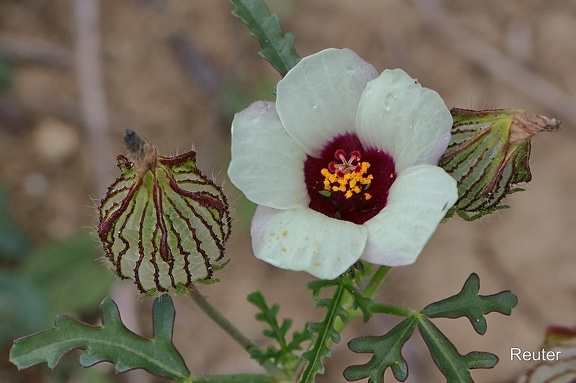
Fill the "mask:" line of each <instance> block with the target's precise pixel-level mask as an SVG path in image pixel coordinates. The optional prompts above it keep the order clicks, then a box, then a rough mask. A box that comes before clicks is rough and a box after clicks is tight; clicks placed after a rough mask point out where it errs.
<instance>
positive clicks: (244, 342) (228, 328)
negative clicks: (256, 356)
mask: <svg viewBox="0 0 576 383" xmlns="http://www.w3.org/2000/svg"><path fill="white" fill-rule="evenodd" d="M190 298H192V300H193V301H194V303H196V305H197V306H198V307H199V308H200V309H201V310H202V311H203V312H204V314H206V315H207V316H208V317H209V318H210V319H212V320H213V321H214V323H216V324H217V325H218V326H219V327H220V328H221V329H222V330H224V331H225V332H226V333H227V334H228V335H230V336H231V337H232V339H234V340H235V341H236V343H238V344H239V345H240V346H241V347H242V348H243V349H244V350H246V351H248V350H249V349H251V348H253V347H256V345H255V344H254V343H252V341H251V340H250V339H248V338H247V337H246V336H245V335H244V334H243V333H242V332H240V330H238V328H237V327H236V326H234V325H233V324H232V323H231V322H230V321H229V320H228V319H227V318H226V317H225V316H224V315H222V313H221V312H220V311H218V309H217V308H216V307H214V306H212V304H211V303H210V302H208V300H207V299H206V297H205V296H204V295H202V294H200V292H199V291H198V290H197V289H196V288H192V289H191V290H190Z"/></svg>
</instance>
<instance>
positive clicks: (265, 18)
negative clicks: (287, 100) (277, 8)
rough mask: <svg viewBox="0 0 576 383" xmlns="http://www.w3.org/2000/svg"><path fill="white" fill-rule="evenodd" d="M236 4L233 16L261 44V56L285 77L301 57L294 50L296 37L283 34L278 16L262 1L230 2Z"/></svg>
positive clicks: (231, 0)
mask: <svg viewBox="0 0 576 383" xmlns="http://www.w3.org/2000/svg"><path fill="white" fill-rule="evenodd" d="M230 2H231V3H232V4H234V10H233V11H232V14H233V15H234V16H236V17H238V18H239V19H240V20H242V21H243V22H244V23H245V24H246V25H247V26H248V29H249V30H250V34H251V35H252V36H254V37H256V39H257V40H258V41H259V42H260V45H261V46H262V50H261V51H260V52H259V54H260V56H262V57H264V58H265V59H266V60H268V61H269V62H270V63H271V64H272V66H273V67H274V68H275V69H276V70H277V71H278V72H279V73H280V75H282V77H284V76H285V75H286V73H288V71H289V70H290V69H292V67H293V66H294V65H296V64H297V63H298V61H300V56H299V55H298V53H296V50H295V49H294V35H293V34H292V33H286V34H285V35H284V34H283V33H282V29H281V28H280V23H279V22H278V16H276V15H274V14H272V13H270V11H269V10H268V7H266V4H265V3H264V1H262V0H230Z"/></svg>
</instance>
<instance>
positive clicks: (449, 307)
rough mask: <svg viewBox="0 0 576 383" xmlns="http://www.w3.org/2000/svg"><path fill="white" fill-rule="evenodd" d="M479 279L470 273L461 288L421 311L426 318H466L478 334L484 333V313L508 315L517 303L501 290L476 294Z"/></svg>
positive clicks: (513, 296) (508, 293) (514, 296)
mask: <svg viewBox="0 0 576 383" xmlns="http://www.w3.org/2000/svg"><path fill="white" fill-rule="evenodd" d="M479 290H480V279H479V278H478V275H477V274H476V273H472V274H470V276H469V277H468V279H467V280H466V282H465V283H464V287H462V290H461V291H460V292H459V293H458V294H456V295H453V296H451V297H449V298H446V299H443V300H441V301H438V302H434V303H431V304H429V305H428V306H426V307H425V308H424V309H423V310H422V311H421V312H422V314H424V315H426V316H427V317H428V318H459V317H463V316H465V317H466V318H468V320H469V321H470V323H471V324H472V326H473V327H474V330H476V332H477V333H478V334H480V335H483V334H485V333H486V330H487V324H486V318H484V315H486V314H488V313H491V312H494V311H496V312H499V313H501V314H505V315H510V314H511V312H512V309H513V308H514V307H515V306H516V304H517V303H518V298H517V297H516V295H514V294H512V293H511V292H510V291H501V292H499V293H498V294H493V295H478V291H479Z"/></svg>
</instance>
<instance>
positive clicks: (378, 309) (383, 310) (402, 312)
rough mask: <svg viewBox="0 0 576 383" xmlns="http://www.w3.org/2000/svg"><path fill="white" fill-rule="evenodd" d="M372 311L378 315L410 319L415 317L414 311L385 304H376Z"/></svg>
mask: <svg viewBox="0 0 576 383" xmlns="http://www.w3.org/2000/svg"><path fill="white" fill-rule="evenodd" d="M371 310H372V312H373V313H376V314H390V315H396V316H401V317H409V316H411V315H414V311H412V310H410V309H407V308H406V307H402V306H395V305H389V304H385V303H375V304H373V305H372V306H371Z"/></svg>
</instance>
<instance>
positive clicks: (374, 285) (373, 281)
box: [363, 266, 392, 298]
mask: <svg viewBox="0 0 576 383" xmlns="http://www.w3.org/2000/svg"><path fill="white" fill-rule="evenodd" d="M390 270H392V268H391V267H389V266H380V267H379V268H378V270H376V272H375V273H374V275H372V278H370V280H369V281H368V284H366V288H365V289H364V292H363V295H364V296H365V297H367V298H372V297H374V295H376V293H377V292H378V288H380V285H381V284H382V282H383V281H384V278H386V275H388V272H389V271H390Z"/></svg>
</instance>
